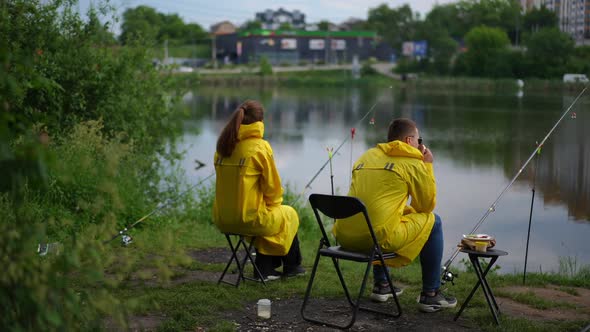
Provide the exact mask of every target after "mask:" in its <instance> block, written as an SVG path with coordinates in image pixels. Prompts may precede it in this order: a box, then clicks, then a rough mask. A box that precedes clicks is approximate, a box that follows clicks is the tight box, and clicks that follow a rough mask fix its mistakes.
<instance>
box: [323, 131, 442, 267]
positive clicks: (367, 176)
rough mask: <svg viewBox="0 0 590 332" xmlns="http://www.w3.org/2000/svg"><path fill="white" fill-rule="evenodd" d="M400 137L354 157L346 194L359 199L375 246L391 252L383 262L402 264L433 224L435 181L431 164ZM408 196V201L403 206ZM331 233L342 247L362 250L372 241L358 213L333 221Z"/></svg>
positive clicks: (419, 246) (415, 251)
mask: <svg viewBox="0 0 590 332" xmlns="http://www.w3.org/2000/svg"><path fill="white" fill-rule="evenodd" d="M423 158H424V157H423V155H422V153H421V152H420V150H418V149H416V148H414V147H412V146H411V145H409V144H406V143H404V142H401V141H392V142H389V143H382V144H378V145H377V146H376V147H374V148H372V149H369V150H368V151H367V152H365V154H364V155H362V156H361V157H360V158H359V160H357V161H356V163H355V164H354V168H353V173H352V184H351V188H350V192H349V193H348V194H349V196H354V197H357V198H359V199H361V200H362V201H363V203H365V205H366V207H367V211H368V213H369V218H371V224H372V225H373V229H374V231H375V235H376V237H377V240H378V241H379V244H380V245H381V249H382V250H383V251H384V252H395V253H397V254H398V256H397V257H395V258H393V259H390V260H387V261H386V264H387V265H389V266H404V265H407V264H409V263H410V262H412V261H413V260H414V259H415V258H416V256H418V254H419V253H420V251H421V250H422V247H423V246H424V244H425V243H426V241H427V240H428V237H429V236H430V232H431V231H432V227H433V226H434V214H433V213H432V211H433V210H434V206H435V205H436V184H435V178H434V171H433V168H432V163H425V162H424V161H423ZM410 196H411V198H412V201H411V206H407V203H408V199H409V197H410ZM333 232H334V235H335V236H336V238H337V239H338V242H339V243H340V245H342V247H343V248H347V249H350V250H356V251H368V250H370V249H371V247H372V240H371V235H370V233H369V230H368V228H367V224H366V222H365V220H364V218H363V216H362V214H357V215H355V216H352V217H350V218H347V219H342V220H337V221H336V224H335V225H334V228H333Z"/></svg>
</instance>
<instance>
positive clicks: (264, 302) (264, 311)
mask: <svg viewBox="0 0 590 332" xmlns="http://www.w3.org/2000/svg"><path fill="white" fill-rule="evenodd" d="M257 305H258V317H260V318H264V319H268V318H270V300H269V299H260V300H258V303H257Z"/></svg>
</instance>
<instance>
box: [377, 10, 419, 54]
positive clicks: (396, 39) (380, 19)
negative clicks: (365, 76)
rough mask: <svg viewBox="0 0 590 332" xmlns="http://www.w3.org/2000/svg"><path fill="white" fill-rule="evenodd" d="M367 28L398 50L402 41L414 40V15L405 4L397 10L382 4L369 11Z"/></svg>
mask: <svg viewBox="0 0 590 332" xmlns="http://www.w3.org/2000/svg"><path fill="white" fill-rule="evenodd" d="M367 27H368V28H369V29H373V30H375V31H377V33H379V35H380V36H381V37H383V39H384V40H385V42H387V43H389V44H390V45H391V46H392V47H393V48H394V49H398V50H399V49H400V48H401V45H402V43H403V42H404V41H408V40H413V38H414V28H415V19H414V13H413V12H412V8H410V6H409V5H407V4H406V5H403V6H400V7H397V8H389V6H387V5H386V4H382V5H380V6H379V7H376V8H371V9H369V15H368V19H367Z"/></svg>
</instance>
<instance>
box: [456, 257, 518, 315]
mask: <svg viewBox="0 0 590 332" xmlns="http://www.w3.org/2000/svg"><path fill="white" fill-rule="evenodd" d="M460 251H461V252H464V253H466V254H467V255H469V260H470V261H471V264H472V265H473V269H474V270H475V274H477V279H478V280H477V283H476V284H475V287H473V290H471V293H470V294H469V296H467V299H465V302H463V305H462V306H461V309H459V312H458V313H457V315H455V321H456V320H457V319H458V318H459V316H460V315H461V313H462V312H463V310H465V308H466V307H467V304H469V301H471V298H472V297H473V294H475V291H476V290H477V288H478V287H479V286H480V285H481V289H482V290H483V294H484V296H485V298H486V301H487V302H488V305H489V307H490V311H491V312H492V316H494V319H495V320H496V324H497V325H500V322H499V321H498V315H499V314H500V309H499V308H498V303H496V298H495V297H494V293H492V289H491V288H490V285H489V284H488V281H487V280H486V275H487V274H488V272H489V271H490V269H491V268H492V266H493V265H494V263H495V262H496V260H497V259H498V257H500V256H506V255H508V253H507V252H506V251H502V250H497V249H488V250H487V251H486V252H479V251H475V250H469V249H461V250H460ZM480 258H490V262H489V264H488V266H487V268H486V269H485V271H484V270H483V269H482V267H481V264H479V259H480Z"/></svg>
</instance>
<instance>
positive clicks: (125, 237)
mask: <svg viewBox="0 0 590 332" xmlns="http://www.w3.org/2000/svg"><path fill="white" fill-rule="evenodd" d="M119 234H120V235H121V244H122V245H123V246H125V247H127V246H128V245H130V244H131V243H133V238H131V236H129V235H127V228H125V229H123V230H122V231H119Z"/></svg>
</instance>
